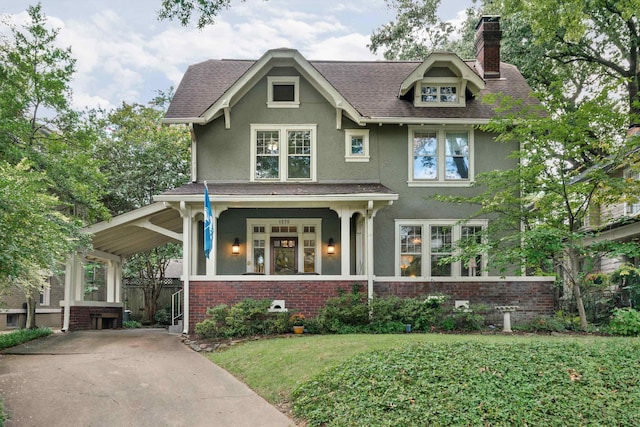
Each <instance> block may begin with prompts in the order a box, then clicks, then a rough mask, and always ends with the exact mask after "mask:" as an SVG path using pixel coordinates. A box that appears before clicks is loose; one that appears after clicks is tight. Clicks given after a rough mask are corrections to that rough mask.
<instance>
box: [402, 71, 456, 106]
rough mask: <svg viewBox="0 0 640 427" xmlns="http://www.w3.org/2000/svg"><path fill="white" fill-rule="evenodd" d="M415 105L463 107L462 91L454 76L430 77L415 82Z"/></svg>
mask: <svg viewBox="0 0 640 427" xmlns="http://www.w3.org/2000/svg"><path fill="white" fill-rule="evenodd" d="M414 104H415V106H416V107H464V105H465V99H464V91H463V88H462V86H461V84H460V80H459V79H457V78H455V77H431V78H428V79H424V80H422V81H420V82H417V83H416V88H415V97H414Z"/></svg>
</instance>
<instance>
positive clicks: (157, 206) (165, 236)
mask: <svg viewBox="0 0 640 427" xmlns="http://www.w3.org/2000/svg"><path fill="white" fill-rule="evenodd" d="M83 232H84V233H87V234H90V235H92V236H93V239H92V241H93V249H94V253H100V252H102V253H105V254H110V255H116V256H128V255H133V254H136V253H139V252H145V251H148V250H151V249H153V248H155V247H157V246H160V245H163V244H165V243H169V242H178V243H179V242H181V236H182V218H181V217H180V213H179V212H178V211H176V210H175V209H172V208H170V207H168V206H165V204H164V203H154V204H151V205H148V206H145V207H142V208H139V209H136V210H134V211H131V212H127V213H125V214H122V215H118V216H116V217H113V218H111V219H110V220H108V221H103V222H99V223H97V224H94V225H91V226H88V227H85V228H84V229H83Z"/></svg>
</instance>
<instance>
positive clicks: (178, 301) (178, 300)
mask: <svg viewBox="0 0 640 427" xmlns="http://www.w3.org/2000/svg"><path fill="white" fill-rule="evenodd" d="M179 319H182V289H180V290H179V291H178V292H174V293H173V294H172V295H171V325H172V326H175V324H176V320H179Z"/></svg>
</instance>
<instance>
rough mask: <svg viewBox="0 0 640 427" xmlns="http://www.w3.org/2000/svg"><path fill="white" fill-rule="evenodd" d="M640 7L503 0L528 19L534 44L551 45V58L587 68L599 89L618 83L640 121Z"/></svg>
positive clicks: (577, 0)
mask: <svg viewBox="0 0 640 427" xmlns="http://www.w3.org/2000/svg"><path fill="white" fill-rule="evenodd" d="M638 9H640V1H638V0H589V1H584V0H560V1H556V0H535V1H533V0H525V1H522V0H501V10H502V11H503V12H504V14H505V15H506V16H509V15H513V14H517V15H518V16H520V17H521V19H522V20H524V21H525V22H528V25H529V26H530V28H531V35H532V38H531V39H530V40H529V43H530V44H534V45H538V46H547V47H548V48H547V49H546V52H545V56H546V58H548V59H551V60H553V61H555V63H557V64H562V65H569V66H571V65H576V66H577V67H578V68H584V67H586V68H587V69H589V71H590V72H591V73H592V76H593V81H592V84H593V85H597V86H598V87H602V86H603V85H606V84H610V83H612V82H613V83H615V84H617V87H618V90H619V91H620V94H621V95H622V96H621V97H620V99H621V100H622V101H623V102H626V105H627V108H628V114H629V121H628V123H629V124H637V123H638V114H639V113H640V102H639V101H640V98H639V93H638V91H639V87H640V32H639V31H640V29H639V25H640V20H639V19H638V15H637V11H638ZM550 16H553V19H549V17H550Z"/></svg>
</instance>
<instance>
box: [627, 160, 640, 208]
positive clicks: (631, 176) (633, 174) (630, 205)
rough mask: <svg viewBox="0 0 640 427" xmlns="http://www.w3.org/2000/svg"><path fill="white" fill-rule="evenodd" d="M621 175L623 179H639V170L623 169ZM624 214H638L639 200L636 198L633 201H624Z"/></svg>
mask: <svg viewBox="0 0 640 427" xmlns="http://www.w3.org/2000/svg"><path fill="white" fill-rule="evenodd" d="M623 175H624V178H625V179H633V180H638V179H640V172H637V171H634V170H631V169H628V168H627V169H625V170H624V172H623ZM624 214H625V215H627V216H638V215H640V200H637V201H636V202H635V203H629V202H625V203H624Z"/></svg>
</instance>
